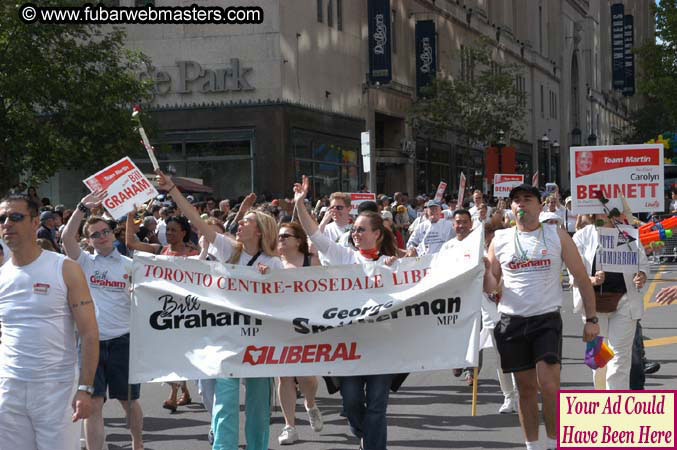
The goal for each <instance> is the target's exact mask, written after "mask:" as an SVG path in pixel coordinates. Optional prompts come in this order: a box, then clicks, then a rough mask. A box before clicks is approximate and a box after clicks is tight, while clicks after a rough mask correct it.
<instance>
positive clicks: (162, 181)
mask: <svg viewBox="0 0 677 450" xmlns="http://www.w3.org/2000/svg"><path fill="white" fill-rule="evenodd" d="M155 175H156V177H155V179H156V180H157V185H158V187H159V188H160V189H161V190H163V191H167V192H169V191H170V190H171V189H172V188H174V183H173V182H172V179H171V178H170V177H169V176H168V175H165V173H164V172H163V171H161V170H160V169H156V170H155Z"/></svg>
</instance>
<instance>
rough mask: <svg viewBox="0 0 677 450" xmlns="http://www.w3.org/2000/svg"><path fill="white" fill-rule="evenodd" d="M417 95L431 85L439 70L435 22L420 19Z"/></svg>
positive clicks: (417, 44)
mask: <svg viewBox="0 0 677 450" xmlns="http://www.w3.org/2000/svg"><path fill="white" fill-rule="evenodd" d="M415 36H416V96H418V97H421V96H422V95H423V94H422V92H421V90H422V89H423V88H424V87H427V86H430V85H431V84H432V82H433V79H434V78H435V72H436V71H437V50H436V43H435V22H433V21H432V20H419V21H418V22H416V30H415Z"/></svg>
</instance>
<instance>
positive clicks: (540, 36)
mask: <svg viewBox="0 0 677 450" xmlns="http://www.w3.org/2000/svg"><path fill="white" fill-rule="evenodd" d="M538 48H539V50H540V53H541V55H542V54H543V7H542V6H539V7H538Z"/></svg>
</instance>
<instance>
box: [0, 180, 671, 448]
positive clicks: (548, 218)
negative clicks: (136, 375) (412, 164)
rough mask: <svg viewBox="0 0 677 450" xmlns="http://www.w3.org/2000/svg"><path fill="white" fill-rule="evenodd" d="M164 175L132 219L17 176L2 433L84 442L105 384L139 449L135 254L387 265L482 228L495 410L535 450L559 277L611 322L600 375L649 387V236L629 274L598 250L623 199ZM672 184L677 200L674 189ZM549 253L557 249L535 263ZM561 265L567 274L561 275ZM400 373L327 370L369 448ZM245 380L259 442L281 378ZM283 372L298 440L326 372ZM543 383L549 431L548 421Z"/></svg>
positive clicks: (174, 396)
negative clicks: (369, 194)
mask: <svg viewBox="0 0 677 450" xmlns="http://www.w3.org/2000/svg"><path fill="white" fill-rule="evenodd" d="M157 185H158V188H159V190H160V191H161V192H162V194H161V195H160V196H158V197H157V198H156V199H155V200H154V201H152V202H151V203H150V204H148V205H144V206H143V207H140V208H139V209H138V210H137V211H134V212H131V213H130V214H128V215H127V217H124V218H113V217H110V216H109V215H108V213H107V212H106V211H105V210H104V209H103V208H102V207H101V202H102V200H103V198H104V196H105V193H103V192H95V193H91V194H88V195H86V196H85V197H83V198H82V200H81V201H80V202H79V203H78V204H77V205H76V206H75V207H74V208H72V209H66V208H65V207H64V206H63V205H57V206H56V207H52V206H51V205H49V200H48V199H40V198H39V196H38V194H37V192H36V190H35V189H34V188H33V189H27V188H26V187H25V186H23V188H22V189H21V188H20V189H19V192H17V193H12V194H10V195H9V196H7V197H5V198H4V199H3V200H2V201H1V202H0V237H1V238H2V239H0V244H1V245H0V265H2V266H1V267H0V322H1V325H2V341H1V343H0V442H4V443H7V445H8V446H9V445H10V444H13V447H15V448H18V449H29V448H39V449H43V448H44V449H46V448H76V447H77V438H78V437H79V431H80V430H79V428H78V427H77V426H74V425H73V423H74V421H75V420H77V419H80V418H82V419H84V430H85V439H86V444H87V448H88V449H89V450H101V449H102V448H103V443H104V440H105V434H104V423H103V416H102V408H103V403H104V401H105V400H106V399H107V398H111V399H116V400H118V401H119V403H120V405H121V406H122V408H123V409H124V411H125V413H126V414H127V416H128V420H129V428H130V433H131V436H132V444H133V448H134V449H135V450H138V449H141V448H143V438H142V423H143V412H142V410H141V406H140V403H139V398H140V395H141V394H140V391H141V387H140V386H139V385H129V384H128V375H129V338H130V336H129V321H130V274H131V265H132V259H131V258H133V254H134V252H149V253H153V254H158V255H165V256H167V257H173V258H185V257H190V258H199V259H205V260H212V261H218V262H221V263H229V264H237V265H242V266H249V267H251V268H252V270H259V271H261V272H267V271H270V270H288V269H292V270H293V269H295V268H298V267H305V266H318V265H325V266H328V265H340V264H362V263H365V262H375V263H377V264H384V265H386V266H390V265H392V264H393V263H394V261H395V260H396V259H398V258H407V257H415V256H422V255H426V254H432V253H437V252H439V251H442V250H443V249H448V248H453V247H454V246H455V245H457V244H458V242H460V241H462V240H463V239H465V238H466V237H467V236H469V235H470V233H471V232H472V231H473V230H474V229H477V228H478V227H479V228H481V229H482V230H483V231H484V233H485V243H486V249H485V255H486V257H485V268H486V271H485V278H484V292H485V296H484V299H483V302H482V327H483V329H482V336H481V342H482V345H481V346H482V347H483V348H485V349H489V348H491V349H493V351H496V352H497V354H498V356H499V360H500V366H501V369H499V371H498V379H499V383H500V387H501V390H502V392H503V395H504V401H503V403H502V404H501V405H499V412H500V413H505V414H511V413H518V414H519V417H520V423H521V426H522V429H523V432H524V436H525V442H526V447H527V449H548V450H549V449H554V448H556V433H557V430H556V407H557V391H558V389H559V383H560V364H561V360H562V319H561V315H560V312H559V311H560V308H561V307H562V301H563V295H562V290H563V288H569V287H571V288H573V290H574V311H575V312H577V313H580V315H581V321H582V324H583V327H582V330H581V335H582V336H583V338H584V340H591V339H592V338H594V337H595V336H597V335H600V333H601V335H602V336H604V337H605V339H606V341H607V344H608V345H609V346H610V347H611V348H612V349H613V351H614V352H615V356H614V358H613V359H612V360H611V361H610V362H609V364H608V365H607V366H606V367H605V368H604V369H598V370H595V371H593V374H592V382H594V386H595V388H597V389H618V390H624V389H630V388H632V389H643V382H644V373H645V371H646V370H654V369H656V370H657V368H656V366H651V367H646V362H645V361H644V360H643V359H642V352H643V348H642V345H641V344H642V339H641V327H640V326H639V319H641V316H642V312H643V302H642V293H641V292H642V291H641V290H642V289H644V288H645V286H646V282H647V275H648V268H647V260H646V256H645V254H644V252H643V251H642V250H641V249H640V250H639V254H640V263H639V266H638V270H637V272H636V273H634V274H617V273H613V272H605V271H603V270H602V269H603V268H602V267H599V266H597V265H596V262H595V253H596V249H597V247H598V242H599V236H598V230H599V228H600V227H614V226H616V225H617V224H618V223H624V222H626V221H627V219H628V218H627V217H625V216H624V215H623V214H620V215H619V216H614V217H609V216H608V215H605V214H599V215H594V216H588V215H576V214H573V213H572V211H571V204H572V202H571V197H565V199H564V201H562V197H561V196H560V193H559V191H558V190H555V191H554V192H551V193H548V194H547V195H543V193H542V192H540V191H539V190H538V189H536V188H535V187H532V186H529V185H521V186H518V187H516V188H514V189H513V190H512V191H511V192H510V195H509V198H507V199H493V200H490V199H487V198H486V197H485V195H484V194H483V193H482V192H481V191H474V192H472V196H471V200H472V201H471V202H466V203H464V204H458V203H457V201H456V199H455V198H454V197H453V196H451V195H448V196H445V197H443V198H441V199H440V198H437V199H436V198H435V197H434V196H432V195H431V196H426V195H419V196H416V197H415V198H412V199H410V198H409V196H408V194H407V193H404V192H396V193H394V195H392V197H391V196H388V195H379V196H378V197H377V199H376V201H375V202H373V201H365V202H362V203H361V204H359V206H357V207H356V208H355V210H354V211H353V205H352V204H351V197H350V195H348V194H345V193H341V192H335V193H332V194H331V195H329V196H323V197H321V198H318V199H317V201H316V202H314V203H312V202H311V201H310V200H309V199H308V195H309V190H310V183H309V180H308V179H307V178H306V177H303V179H302V180H300V182H299V183H297V184H295V185H294V186H293V196H292V197H290V198H285V199H283V198H280V199H261V198H257V196H256V195H255V194H249V195H247V196H245V197H242V198H240V199H238V201H237V202H236V201H233V200H229V199H223V200H221V201H218V199H215V198H212V197H207V198H205V199H204V200H203V201H196V200H195V198H193V197H192V196H191V195H184V193H182V192H180V190H179V189H178V187H177V186H176V185H175V184H174V183H173V181H172V179H171V177H168V176H166V175H165V174H163V173H162V172H160V171H158V173H157ZM24 191H25V192H24ZM672 195H673V199H674V200H675V202H676V203H674V204H675V205H676V206H677V192H673V193H672ZM231 205H232V207H231ZM671 207H672V206H671ZM674 212H677V211H674ZM545 260H548V264H541V263H540V262H543V261H545ZM534 262H539V263H538V264H535V263H534ZM565 268H566V270H567V271H568V273H569V277H568V280H570V281H567V278H566V277H563V269H565ZM55 269H56V270H55ZM676 298H677V287H676V286H672V287H668V288H665V289H663V290H662V291H661V292H660V293H659V294H658V295H657V298H656V301H657V302H659V303H671V302H672V301H674V300H675V299H676ZM44 300H49V301H48V302H45V301H44ZM75 329H77V335H78V339H79V346H78V345H76V340H75ZM638 336H639V338H638ZM38 349H39V351H38ZM36 355H40V357H37V356H36ZM78 360H79V361H80V362H79V365H78ZM480 361H481V359H480ZM78 367H79V369H77V368H78ZM453 373H454V375H456V376H461V375H463V376H464V379H465V381H466V382H467V383H468V384H472V383H473V382H474V381H476V380H473V371H472V368H457V369H454V371H453ZM405 378H406V375H403V374H391V375H388V374H382V375H360V374H356V375H354V376H349V377H341V378H334V379H331V380H327V384H328V388H330V391H332V390H334V391H339V392H340V394H341V396H342V399H343V411H342V414H343V415H345V417H346V418H347V422H348V425H349V427H350V430H351V431H352V433H353V434H354V435H355V436H356V437H358V438H359V439H360V448H362V449H365V450H367V449H368V450H381V449H385V448H386V444H387V408H388V398H389V392H390V391H391V390H392V391H396V390H397V389H398V387H399V386H400V385H401V384H402V382H403V381H404V379H405ZM197 381H198V386H199V390H200V393H201V396H202V399H203V403H204V404H205V407H206V408H207V410H208V411H209V412H210V414H211V417H212V424H211V430H210V432H209V439H210V442H211V443H212V445H213V449H215V450H221V449H229V450H230V449H233V448H237V446H238V439H239V436H238V432H239V416H240V408H239V405H240V398H239V394H240V383H241V380H239V379H237V378H219V379H204V380H197ZM243 382H244V384H245V386H246V398H245V417H246V424H245V437H246V441H247V448H248V449H249V450H263V449H267V448H268V442H269V433H270V414H271V400H270V392H271V390H273V389H274V384H273V380H272V379H270V378H247V379H245V380H243ZM276 384H277V391H276V392H277V395H278V397H279V402H280V405H281V407H282V413H283V416H284V422H285V425H284V427H283V428H282V429H281V430H280V434H279V436H278V442H279V443H280V444H281V445H288V444H293V443H294V442H296V441H297V440H298V439H299V432H298V430H297V429H296V418H295V408H296V401H297V390H298V391H300V393H301V394H302V396H303V398H304V406H305V410H306V411H307V414H308V420H309V423H310V426H311V428H312V429H313V430H314V431H315V432H319V431H321V430H322V428H323V418H322V413H321V411H320V409H319V408H318V406H317V404H316V393H317V390H318V379H317V378H316V377H280V378H278V379H277V380H276ZM47 389H49V390H50V391H51V392H54V393H55V395H53V396H48V397H49V402H48V403H45V404H41V405H35V404H34V403H33V402H31V401H30V400H26V394H25V393H26V392H27V393H28V397H29V398H30V397H31V395H36V393H38V392H44V391H45V390H47ZM179 391H180V392H181V395H179ZM539 392H540V394H541V398H542V402H543V415H544V419H545V426H546V433H547V436H546V438H545V441H544V443H543V442H539V436H538V424H539V419H538V417H539V415H538V395H539ZM57 394H58V395H57ZM41 398H43V397H41ZM43 399H44V398H43ZM71 399H72V406H73V408H74V412H73V413H71V412H69V408H70V406H71ZM191 402H192V398H191V395H190V392H189V387H188V385H187V384H186V382H185V381H177V382H173V383H169V396H168V398H167V400H166V401H165V402H164V403H163V405H162V406H163V407H164V408H165V409H167V410H169V411H172V412H174V411H176V410H177V408H178V407H180V406H183V405H186V404H189V403H191ZM46 409H48V410H49V414H48V415H45V414H44V411H45V410H46ZM543 445H544V446H543Z"/></svg>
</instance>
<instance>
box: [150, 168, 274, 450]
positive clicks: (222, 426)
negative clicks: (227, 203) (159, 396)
mask: <svg viewBox="0 0 677 450" xmlns="http://www.w3.org/2000/svg"><path fill="white" fill-rule="evenodd" d="M156 173H157V178H158V186H159V188H160V189H162V190H164V191H167V192H169V193H171V195H172V198H173V199H174V201H175V202H176V204H177V206H178V207H179V209H180V210H181V212H183V214H184V215H185V216H186V217H187V218H188V219H189V220H190V222H191V223H192V224H193V225H194V226H195V227H196V228H197V230H198V232H199V234H201V235H202V236H204V237H205V239H206V240H207V242H209V243H210V244H212V247H213V249H212V250H213V252H212V250H210V253H213V254H214V256H215V257H216V259H217V260H218V261H220V262H222V263H229V264H238V265H242V266H251V267H254V268H257V269H258V270H259V271H262V272H263V271H265V270H267V269H268V268H270V269H282V268H283V266H282V262H281V261H280V258H279V257H278V256H277V249H276V242H277V223H276V222H275V219H273V218H272V217H271V216H270V215H268V214H265V213H263V212H261V211H255V210H248V212H247V213H246V214H245V215H244V218H243V219H242V220H240V221H239V223H238V227H237V233H236V235H235V236H236V237H235V239H232V238H230V237H227V236H226V235H224V234H218V233H216V231H214V229H213V228H212V227H211V226H210V225H208V224H207V222H205V221H204V220H202V219H201V218H200V215H199V213H198V212H197V210H196V209H195V208H194V207H193V205H191V204H190V202H189V201H188V200H186V198H185V197H184V196H183V194H181V192H180V191H179V190H178V189H176V185H174V183H173V182H172V180H171V178H169V177H168V176H166V175H165V174H164V173H162V171H160V170H159V169H158V170H157V171H156ZM250 198H251V199H252V202H253V199H254V198H255V196H251V197H250ZM250 206H251V204H250V203H249V202H243V203H242V205H241V206H240V207H241V208H243V209H249V208H250ZM245 381H246V395H247V397H246V400H245V416H246V420H247V422H246V423H245V436H246V440H247V450H267V449H268V439H269V435H270V392H271V389H272V383H271V379H270V378H247V379H246V380H245ZM239 421H240V379H239V378H218V379H217V380H216V384H215V390H214V406H213V409H212V429H213V431H214V444H213V447H212V450H231V449H236V448H238V442H239V439H238V434H239V430H240V425H239Z"/></svg>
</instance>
